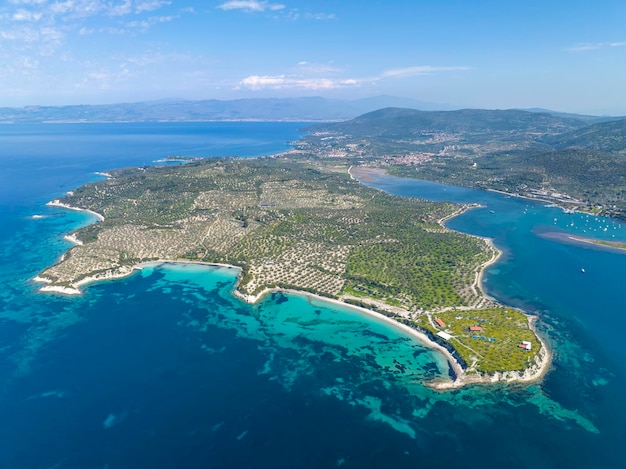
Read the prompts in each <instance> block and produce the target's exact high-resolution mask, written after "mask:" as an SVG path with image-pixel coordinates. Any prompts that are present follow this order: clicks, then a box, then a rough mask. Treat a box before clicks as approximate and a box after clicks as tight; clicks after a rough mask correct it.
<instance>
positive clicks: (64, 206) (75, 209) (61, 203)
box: [46, 199, 104, 221]
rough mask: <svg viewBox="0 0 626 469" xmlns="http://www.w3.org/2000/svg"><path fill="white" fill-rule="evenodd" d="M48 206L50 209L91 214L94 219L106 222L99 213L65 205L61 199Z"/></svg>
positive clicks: (49, 203)
mask: <svg viewBox="0 0 626 469" xmlns="http://www.w3.org/2000/svg"><path fill="white" fill-rule="evenodd" d="M46 205H47V206H48V207H61V208H66V209H68V210H74V211H75V212H86V213H89V214H91V215H93V216H94V217H96V218H97V219H98V221H104V217H103V216H102V215H100V214H99V213H98V212H94V211H93V210H89V209H88V208H80V207H73V206H71V205H68V204H64V203H63V202H61V201H60V200H59V199H54V200H51V201H50V202H48V203H47V204H46Z"/></svg>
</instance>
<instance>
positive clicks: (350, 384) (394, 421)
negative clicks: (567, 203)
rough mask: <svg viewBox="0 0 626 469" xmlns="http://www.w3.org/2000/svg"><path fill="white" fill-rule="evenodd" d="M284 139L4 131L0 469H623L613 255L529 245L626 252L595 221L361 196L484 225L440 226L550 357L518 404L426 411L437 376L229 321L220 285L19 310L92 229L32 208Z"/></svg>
mask: <svg viewBox="0 0 626 469" xmlns="http://www.w3.org/2000/svg"><path fill="white" fill-rule="evenodd" d="M299 127H300V125H298V124H259V123H239V124H227V125H226V124H137V125H135V124H130V125H128V126H127V125H126V124H124V125H121V124H117V125H104V124H102V125H91V126H80V125H77V126H72V125H60V126H58V127H57V126H45V125H41V126H5V127H2V128H0V142H2V145H0V178H1V181H0V182H1V183H2V184H1V185H0V187H1V190H0V201H1V204H0V220H2V224H0V256H1V260H2V262H1V263H0V382H1V383H2V386H1V388H0V416H1V417H2V418H1V419H0V467H8V468H13V467H16V468H22V467H24V468H31V467H32V468H39V467H63V468H64V467H68V468H74V467H75V468H84V467H110V468H115V467H421V466H424V467H432V466H438V467H478V466H480V467H485V466H487V467H499V466H503V465H511V464H513V463H514V464H515V465H516V466H519V467H589V466H594V467H624V463H623V460H624V458H623V450H622V447H623V443H624V442H626V432H625V430H624V425H623V422H624V421H625V418H624V417H626V415H625V414H626V411H625V410H624V405H623V404H624V397H623V395H622V389H623V388H624V384H626V383H625V382H624V381H625V380H624V376H625V373H624V371H625V370H624V368H625V365H624V364H625V363H626V360H624V358H626V357H624V356H623V355H624V352H623V350H622V347H621V330H623V327H622V326H623V325H624V322H625V319H624V300H623V298H622V295H620V293H621V288H620V287H621V279H623V278H624V276H623V274H624V272H625V270H624V267H626V264H625V262H626V256H624V255H622V254H616V253H611V252H605V251H598V250H594V249H582V248H580V247H578V246H573V245H567V244H562V243H558V242H556V241H553V240H550V239H546V238H545V237H544V236H543V235H544V233H545V232H547V231H554V230H556V229H558V230H567V231H569V232H577V233H578V232H580V233H586V234H591V233H593V234H594V235H599V236H603V237H605V238H607V239H624V237H625V235H626V228H623V227H622V225H620V224H619V223H616V222H612V221H610V220H596V219H587V218H586V216H585V215H580V214H574V215H566V214H563V213H562V212H561V211H560V210H558V209H555V208H551V207H544V206H543V204H533V203H529V202H528V201H524V200H518V199H507V198H506V197H503V196H501V195H498V194H490V193H485V192H478V191H470V190H467V189H459V188H452V187H442V186H437V185H432V184H428V183H420V182H416V181H406V180H398V179H393V178H385V179H381V180H379V181H377V182H375V183H374V184H375V185H377V186H379V187H381V188H384V189H385V190H388V191H390V192H396V193H401V194H403V195H409V196H421V197H428V198H433V199H445V200H455V201H469V202H478V203H481V204H483V205H485V206H486V208H484V209H475V210H471V211H469V212H467V213H466V214H464V215H463V216H461V217H458V218H455V219H453V220H451V221H450V222H449V226H450V227H452V228H454V229H459V230H462V231H467V232H469V233H473V234H479V235H481V236H489V237H492V238H494V239H495V242H496V244H497V245H498V246H499V247H500V248H501V249H503V251H504V252H505V254H504V256H503V258H502V259H501V261H500V262H499V263H498V264H496V265H495V266H493V267H492V268H490V269H489V270H488V272H487V275H486V276H485V287H486V290H487V292H488V293H489V294H490V295H492V296H494V297H496V298H498V299H500V300H502V301H505V302H507V303H510V304H514V305H515V306H520V307H524V308H526V309H529V310H532V311H534V312H537V313H538V314H539V315H540V316H541V318H542V320H541V322H540V329H541V331H542V333H543V334H544V335H545V336H546V338H547V339H548V341H549V342H550V344H551V346H552V347H553V348H554V349H555V350H556V356H555V362H554V366H553V369H552V370H551V372H550V374H549V375H548V376H547V378H546V379H545V380H544V381H543V382H542V383H540V384H535V385H531V386H509V387H506V386H501V385H497V386H488V387H472V388H467V389H462V390H458V391H454V392H449V393H438V392H435V391H433V390H430V389H429V388H427V387H425V386H423V384H422V383H423V382H424V381H425V380H429V379H432V378H435V377H441V376H444V375H446V374H447V373H448V365H447V363H446V362H445V360H443V359H442V357H441V356H439V355H438V354H436V353H433V352H432V351H430V350H428V349H426V348H424V347H423V346H421V344H419V343H417V342H415V341H414V340H413V339H410V338H407V337H405V336H404V335H402V333H400V332H398V331H397V330H396V329H394V328H392V327H390V326H389V325H387V324H384V323H379V322H377V321H375V320H372V319H369V318H365V317H363V316H361V315H360V314H358V313H356V312H354V311H352V310H350V309H347V308H341V307H337V306H334V305H329V304H327V303H324V302H321V301H318V300H310V299H309V298H307V297H306V296H301V295H285V294H274V295H269V296H268V297H267V298H265V299H264V300H263V301H262V302H261V303H259V304H258V305H253V306H250V305H247V304H244V303H242V302H240V301H239V300H237V299H236V298H235V297H233V295H232V294H231V291H232V289H233V286H234V281H235V277H236V273H235V271H233V270H231V269H227V268H210V267H201V266H195V265H176V264H169V265H162V266H151V267H148V268H145V269H143V270H142V271H140V272H137V273H136V274H134V275H133V276H131V277H128V278H125V279H121V280H117V281H112V282H103V283H98V284H93V285H91V286H89V287H88V288H86V289H85V292H84V295H82V296H81V297H78V298H76V297H71V298H68V297H63V296H57V295H47V294H39V293H37V292H36V285H34V284H33V283H32V282H31V281H30V279H31V278H32V277H33V276H35V275H36V274H37V273H38V272H39V271H40V270H41V269H43V268H44V267H46V266H47V265H49V264H51V263H53V262H55V261H56V259H57V258H58V257H59V256H60V255H61V254H62V253H63V252H64V250H66V249H67V248H68V247H69V245H68V243H67V242H65V241H63V239H62V238H63V235H64V234H65V233H67V232H68V231H70V230H72V229H75V228H76V227H77V226H80V225H82V224H85V223H89V222H91V221H92V220H91V217H90V216H88V215H85V214H82V213H77V212H70V211H65V210H61V209H54V208H50V207H46V206H45V205H44V204H45V202H46V201H48V200H50V199H52V198H55V197H58V196H59V195H61V194H62V193H63V192H65V191H67V190H71V189H73V188H75V187H77V186H79V185H81V184H83V183H85V182H87V181H89V180H93V179H95V178H97V177H98V176H96V175H94V174H93V172H94V171H106V170H107V169H110V168H112V167H119V166H128V165H138V164H139V165H143V164H153V162H154V161H155V160H158V159H161V158H163V157H164V156H168V155H186V156H199V155H204V154H210V155H230V154H242V155H244V156H254V155H259V154H263V153H264V152H267V153H271V152H276V151H281V150H284V149H285V148H286V142H288V141H291V140H294V139H296V138H297V136H298V135H299V133H298V131H297V129H298V128H299ZM492 211H493V213H492ZM35 214H37V215H40V216H41V218H36V219H33V218H32V215H35ZM555 218H556V219H557V220H556V222H555V220H554V219H555ZM572 222H574V226H571V223H572ZM604 228H607V231H604ZM583 230H585V231H583ZM594 230H595V231H594ZM623 232H624V233H623ZM613 235H615V238H613ZM581 268H584V269H585V273H584V274H583V273H582V272H581Z"/></svg>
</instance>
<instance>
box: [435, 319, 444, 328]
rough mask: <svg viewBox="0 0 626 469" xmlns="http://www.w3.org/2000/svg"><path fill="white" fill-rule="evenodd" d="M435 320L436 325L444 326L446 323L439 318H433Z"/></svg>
mask: <svg viewBox="0 0 626 469" xmlns="http://www.w3.org/2000/svg"><path fill="white" fill-rule="evenodd" d="M435 322H436V323H437V325H438V326H439V327H446V323H445V322H443V321H442V320H441V319H439V318H435Z"/></svg>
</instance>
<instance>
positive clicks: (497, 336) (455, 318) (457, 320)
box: [417, 308, 541, 373]
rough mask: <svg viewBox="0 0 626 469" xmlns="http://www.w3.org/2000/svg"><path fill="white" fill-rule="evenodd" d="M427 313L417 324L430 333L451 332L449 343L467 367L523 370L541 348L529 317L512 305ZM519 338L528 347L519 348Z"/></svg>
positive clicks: (483, 371) (488, 370) (491, 371)
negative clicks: (475, 329)
mask: <svg viewBox="0 0 626 469" xmlns="http://www.w3.org/2000/svg"><path fill="white" fill-rule="evenodd" d="M429 316H431V317H427V316H421V317H420V319H419V320H418V321H417V324H418V326H419V327H421V328H423V329H426V330H428V331H430V332H431V333H432V334H436V333H437V332H439V331H445V332H448V333H449V334H450V335H452V339H450V345H452V346H453V347H454V349H455V350H456V351H457V352H458V353H459V355H460V356H461V358H462V359H463V361H464V362H465V363H466V364H467V365H468V367H469V369H470V370H472V369H474V370H476V371H478V372H481V373H494V372H503V371H511V370H524V369H525V368H526V367H527V366H528V364H529V363H532V362H533V361H534V359H535V356H536V355H537V352H538V351H539V349H540V348H541V343H540V342H539V340H538V339H537V337H536V336H535V334H534V332H533V331H532V330H530V329H529V327H528V316H526V315H525V314H523V313H521V312H519V311H516V310H514V309H511V308H487V309H480V310H455V309H452V310H449V311H444V312H440V313H437V314H436V315H435V314H434V313H433V314H432V315H429ZM434 317H437V318H440V319H441V320H442V321H443V322H444V323H445V326H444V327H439V326H437V325H435V323H434V321H432V319H434ZM471 326H479V327H481V328H482V331H475V332H472V331H470V329H469V328H470V327H471ZM522 341H528V342H530V343H531V349H530V350H524V349H522V348H519V347H518V345H519V344H520V343H522Z"/></svg>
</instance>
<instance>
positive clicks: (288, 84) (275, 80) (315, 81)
mask: <svg viewBox="0 0 626 469" xmlns="http://www.w3.org/2000/svg"><path fill="white" fill-rule="evenodd" d="M309 66H312V67H310V68H309V69H308V70H307V71H309V72H314V71H320V72H323V71H326V72H327V73H328V74H331V72H340V71H341V70H340V69H338V68H335V67H330V66H326V67H328V68H327V69H326V70H324V69H323V67H319V68H316V67H315V64H309V63H308V62H305V61H302V62H299V63H298V69H299V70H303V69H306V68H307V67H309ZM466 70H470V68H469V67H461V66H455V67H434V66H431V65H420V66H414V67H405V68H394V69H389V70H385V71H383V72H381V73H380V74H379V75H377V76H374V77H363V78H331V77H328V76H325V77H311V76H302V75H250V76H248V77H246V78H244V79H243V80H241V81H240V82H239V86H238V88H240V87H245V88H248V89H252V90H261V89H274V90H279V89H303V90H331V89H338V88H346V87H359V86H362V85H364V84H375V83H377V82H379V81H382V80H387V79H398V78H406V77H411V76H420V75H428V74H432V73H442V72H454V71H466ZM310 74H313V73H310Z"/></svg>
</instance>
